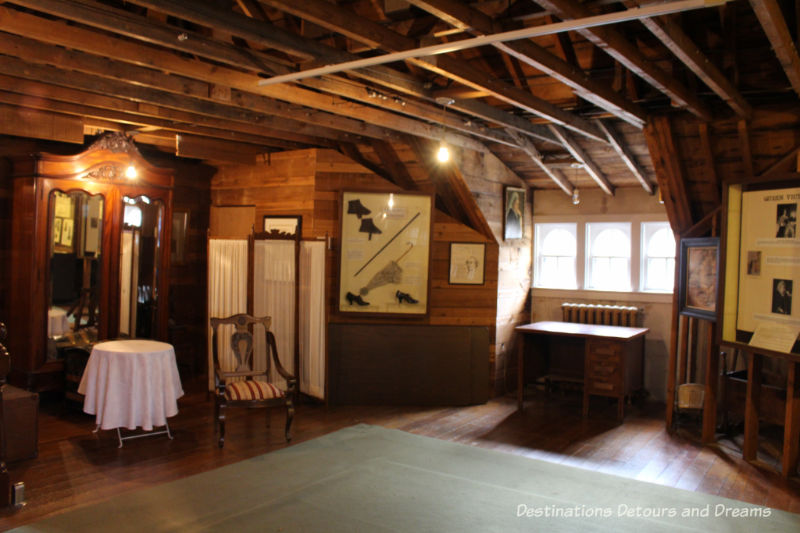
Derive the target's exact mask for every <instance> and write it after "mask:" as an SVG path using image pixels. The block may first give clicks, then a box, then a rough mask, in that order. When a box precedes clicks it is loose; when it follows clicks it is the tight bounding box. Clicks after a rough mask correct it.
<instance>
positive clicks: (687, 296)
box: [678, 237, 719, 322]
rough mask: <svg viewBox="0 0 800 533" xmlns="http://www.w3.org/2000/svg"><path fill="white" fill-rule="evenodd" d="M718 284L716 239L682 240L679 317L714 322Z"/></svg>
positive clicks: (717, 240)
mask: <svg viewBox="0 0 800 533" xmlns="http://www.w3.org/2000/svg"><path fill="white" fill-rule="evenodd" d="M718 280H719V238H718V237H706V238H699V239H681V262H680V279H679V286H678V298H679V311H680V313H681V314H683V315H689V316H693V317H696V318H702V319H705V320H710V321H712V322H713V321H716V319H717V290H718V287H719V281H718Z"/></svg>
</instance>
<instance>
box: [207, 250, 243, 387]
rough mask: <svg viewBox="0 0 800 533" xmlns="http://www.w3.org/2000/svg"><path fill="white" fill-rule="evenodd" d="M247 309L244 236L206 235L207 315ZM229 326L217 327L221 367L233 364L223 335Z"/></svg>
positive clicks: (229, 330)
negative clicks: (215, 236) (221, 236)
mask: <svg viewBox="0 0 800 533" xmlns="http://www.w3.org/2000/svg"><path fill="white" fill-rule="evenodd" d="M246 312H247V240H246V239H245V240H230V239H209V241H208V315H209V317H218V318H224V317H228V316H231V315H235V314H237V313H246ZM232 331H233V326H224V327H222V328H220V331H219V341H220V342H219V344H220V345H219V347H218V348H219V357H220V364H221V365H222V367H223V368H231V367H234V366H235V364H234V363H233V360H234V357H233V352H232V351H231V349H230V344H229V343H228V342H226V339H229V338H230V335H231V333H232ZM208 390H214V359H213V355H212V352H211V326H210V324H209V326H208Z"/></svg>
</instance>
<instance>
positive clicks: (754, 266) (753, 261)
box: [747, 250, 761, 276]
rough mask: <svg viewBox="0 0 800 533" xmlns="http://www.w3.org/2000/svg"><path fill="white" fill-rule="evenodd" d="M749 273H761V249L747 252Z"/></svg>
mask: <svg viewBox="0 0 800 533" xmlns="http://www.w3.org/2000/svg"><path fill="white" fill-rule="evenodd" d="M747 275H748V276H760V275H761V250H757V251H753V250H751V251H749V252H747Z"/></svg>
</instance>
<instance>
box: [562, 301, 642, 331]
mask: <svg viewBox="0 0 800 533" xmlns="http://www.w3.org/2000/svg"><path fill="white" fill-rule="evenodd" d="M639 315H640V310H639V308H638V307H633V306H625V305H607V304H579V303H566V302H565V303H563V304H561V320H562V321H563V322H578V323H580V324H602V325H606V326H629V327H637V326H638V325H639V318H640V317H639Z"/></svg>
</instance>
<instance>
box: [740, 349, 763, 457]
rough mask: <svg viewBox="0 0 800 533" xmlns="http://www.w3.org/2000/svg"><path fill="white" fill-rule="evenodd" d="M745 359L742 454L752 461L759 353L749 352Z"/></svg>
mask: <svg viewBox="0 0 800 533" xmlns="http://www.w3.org/2000/svg"><path fill="white" fill-rule="evenodd" d="M748 355H749V358H748V360H747V395H746V396H745V400H744V446H743V448H744V449H743V450H742V456H743V457H744V459H745V460H746V461H754V460H755V459H756V456H757V452H758V412H759V407H760V403H761V402H760V400H761V362H762V359H761V355H760V354H757V353H753V352H751V353H749V354H748Z"/></svg>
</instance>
